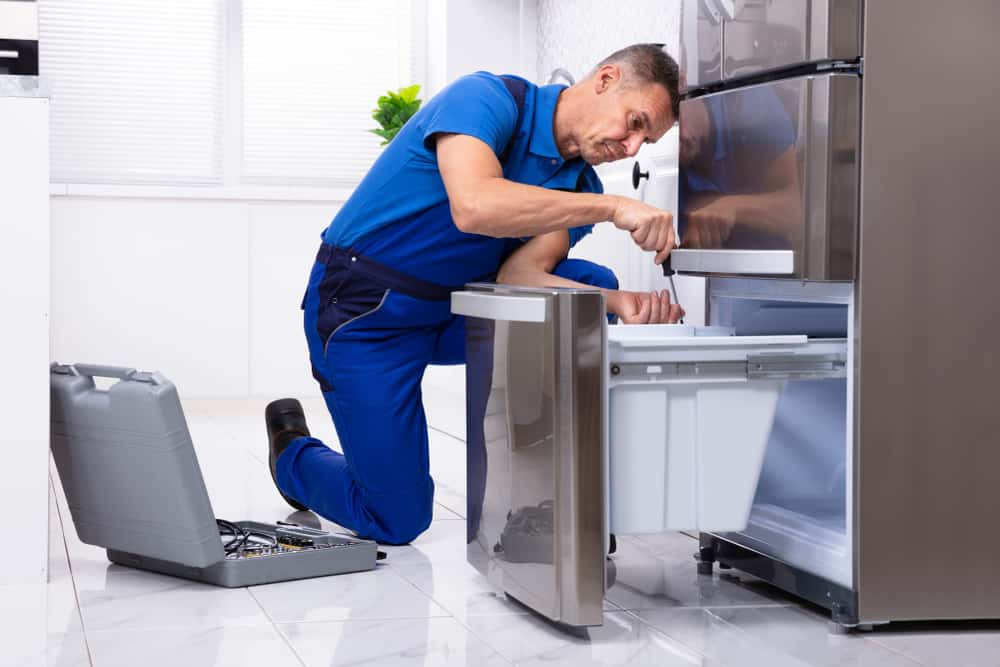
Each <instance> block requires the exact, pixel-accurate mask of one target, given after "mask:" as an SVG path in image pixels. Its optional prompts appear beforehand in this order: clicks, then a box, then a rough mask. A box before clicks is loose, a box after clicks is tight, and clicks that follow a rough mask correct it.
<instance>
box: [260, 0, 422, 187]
mask: <svg viewBox="0 0 1000 667" xmlns="http://www.w3.org/2000/svg"><path fill="white" fill-rule="evenodd" d="M411 14H412V9H411V2H410V0H381V1H378V2H372V1H370V0H369V1H353V0H338V1H337V2H329V1H326V0H296V1H295V2H274V1H273V0H244V1H243V6H242V16H243V20H242V23H243V30H242V37H243V41H242V54H243V55H242V62H243V107H242V113H243V142H242V143H243V155H242V177H243V180H244V181H245V182H250V183H290V184H306V185H347V186H351V185H355V184H357V182H358V181H359V180H360V179H361V177H362V176H363V175H364V173H365V171H366V170H367V169H368V167H369V166H370V165H371V163H372V162H373V161H374V160H375V158H376V157H377V156H378V154H379V152H380V150H381V149H380V147H379V143H380V142H381V138H380V137H377V136H376V135H374V134H371V133H370V132H368V130H369V129H371V128H374V127H376V123H375V121H374V120H372V118H371V114H372V110H373V109H374V108H375V105H376V102H377V99H378V97H379V96H380V95H382V94H384V93H385V91H387V90H389V89H392V90H395V89H397V88H399V87H401V86H404V85H410V84H411V83H413V61H414V58H413V53H412V25H411ZM422 97H423V95H422Z"/></svg>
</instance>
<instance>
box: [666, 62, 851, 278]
mask: <svg viewBox="0 0 1000 667" xmlns="http://www.w3.org/2000/svg"><path fill="white" fill-rule="evenodd" d="M859 106H860V83H859V78H858V77H857V76H856V75H854V74H822V75H809V76H800V77H795V78H790V79H784V80H780V81H773V82H769V83H763V84H759V85H754V86H747V87H743V88H738V89H734V90H729V91H723V92H718V93H712V94H709V95H703V96H700V97H695V98H692V99H687V100H684V101H682V102H681V113H680V116H681V117H680V123H681V127H680V131H681V136H680V149H679V150H680V154H679V161H680V187H679V200H678V210H679V216H678V217H679V229H680V238H681V247H682V249H683V250H684V252H681V253H678V254H677V258H676V259H677V262H678V264H677V265H676V266H675V267H674V268H676V269H678V270H682V271H685V272H687V273H700V274H733V275H774V276H786V277H795V278H802V279H806V280H824V281H847V280H852V279H853V278H854V276H855V264H856V260H855V246H856V243H855V239H856V235H857V226H858V178H859V175H858V160H859V150H858V144H859V136H860V129H859ZM720 251H727V252H720ZM733 251H740V252H733ZM748 251H750V252H748ZM753 251H763V252H761V253H760V255H757V256H755V255H754V253H753ZM789 255H790V256H791V262H790V264H791V267H790V270H789V266H788V264H789V262H788V258H789Z"/></svg>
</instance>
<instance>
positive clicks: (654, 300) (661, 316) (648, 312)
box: [607, 290, 684, 324]
mask: <svg viewBox="0 0 1000 667" xmlns="http://www.w3.org/2000/svg"><path fill="white" fill-rule="evenodd" d="M607 306H608V311H610V312H612V313H614V314H615V315H617V316H618V317H619V318H620V319H621V321H622V322H623V323H624V324H661V323H668V324H673V323H674V322H676V321H677V320H679V319H681V318H682V317H684V309H683V308H681V307H680V306H679V305H678V304H676V303H670V292H669V291H668V290H663V291H662V292H626V291H624V290H617V291H614V292H608V293H607Z"/></svg>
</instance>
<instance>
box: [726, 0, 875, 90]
mask: <svg viewBox="0 0 1000 667" xmlns="http://www.w3.org/2000/svg"><path fill="white" fill-rule="evenodd" d="M723 32H724V36H723V42H724V44H725V47H724V54H723V78H724V79H725V80H727V81H729V80H732V79H736V78H738V77H744V76H749V75H753V74H759V73H761V72H764V71H767V70H774V69H779V68H783V67H789V66H794V65H799V64H804V63H809V62H822V61H852V60H855V59H857V58H858V57H860V55H861V0H747V2H745V3H744V5H743V7H742V9H740V10H739V11H737V12H736V16H735V18H734V20H732V21H726V22H725V27H724V28H723Z"/></svg>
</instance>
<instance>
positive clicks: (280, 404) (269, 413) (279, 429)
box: [264, 398, 309, 510]
mask: <svg viewBox="0 0 1000 667" xmlns="http://www.w3.org/2000/svg"><path fill="white" fill-rule="evenodd" d="M264 421H265V422H266V423H267V451H268V457H267V461H268V467H269V468H270V469H271V479H272V480H273V481H274V487H275V488H277V489H278V493H280V494H281V497H282V498H284V499H285V502H286V503H288V504H289V505H291V506H292V507H294V508H295V509H297V510H305V509H309V508H308V507H306V506H305V505H303V504H302V503H300V502H297V501H295V500H293V499H292V498H289V497H288V496H286V495H285V494H284V493H282V492H281V489H280V488H278V477H277V474H276V472H275V470H276V466H277V461H278V457H279V456H280V455H281V452H283V451H285V449H286V448H287V447H288V445H290V444H291V443H292V441H293V440H295V439H296V438H301V437H302V436H306V437H308V436H309V427H308V426H306V416H305V414H304V413H303V412H302V404H301V403H299V402H298V401H297V400H295V399H294V398H282V399H279V400H277V401H272V402H270V403H268V405H267V408H265V409H264Z"/></svg>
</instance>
